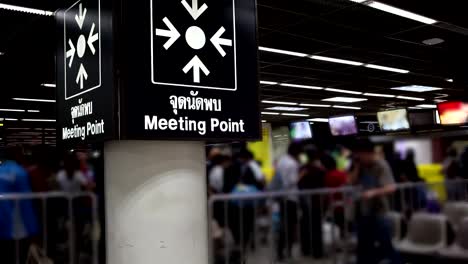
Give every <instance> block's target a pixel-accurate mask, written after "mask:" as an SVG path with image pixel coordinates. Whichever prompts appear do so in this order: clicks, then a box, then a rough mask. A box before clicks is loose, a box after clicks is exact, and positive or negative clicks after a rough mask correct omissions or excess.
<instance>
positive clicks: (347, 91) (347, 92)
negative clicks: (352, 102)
mask: <svg viewBox="0 0 468 264" xmlns="http://www.w3.org/2000/svg"><path fill="white" fill-rule="evenodd" d="M325 91H329V92H335V93H346V94H362V92H357V91H351V90H344V89H335V88H326V89H325Z"/></svg>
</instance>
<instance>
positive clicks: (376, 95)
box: [364, 93, 396, 98]
mask: <svg viewBox="0 0 468 264" xmlns="http://www.w3.org/2000/svg"><path fill="white" fill-rule="evenodd" d="M364 95H365V96H372V97H385V98H395V97H396V95H391V94H379V93H365V94H364Z"/></svg>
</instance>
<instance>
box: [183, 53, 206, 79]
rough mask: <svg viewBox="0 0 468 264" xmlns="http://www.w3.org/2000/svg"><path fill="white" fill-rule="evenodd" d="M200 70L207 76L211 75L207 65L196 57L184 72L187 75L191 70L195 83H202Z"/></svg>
mask: <svg viewBox="0 0 468 264" xmlns="http://www.w3.org/2000/svg"><path fill="white" fill-rule="evenodd" d="M200 69H201V70H202V71H203V73H204V74H205V75H206V76H208V75H209V74H210V71H209V70H208V69H207V68H206V66H205V64H203V62H202V61H201V60H200V58H198V56H197V55H195V56H194V57H193V59H192V60H190V61H189V63H187V65H185V67H184V68H183V69H182V70H183V71H184V73H185V74H187V73H188V72H189V71H190V70H193V82H194V83H200Z"/></svg>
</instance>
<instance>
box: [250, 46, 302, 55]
mask: <svg viewBox="0 0 468 264" xmlns="http://www.w3.org/2000/svg"><path fill="white" fill-rule="evenodd" d="M259 50H261V51H266V52H272V53H278V54H284V55H290V56H295V57H307V56H309V54H306V53H302V52H295V51H289V50H282V49H274V48H267V47H259Z"/></svg>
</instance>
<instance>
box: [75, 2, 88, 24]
mask: <svg viewBox="0 0 468 264" xmlns="http://www.w3.org/2000/svg"><path fill="white" fill-rule="evenodd" d="M78 12H79V13H78V14H77V15H75V20H76V23H78V26H79V27H80V29H82V28H83V23H84V21H85V18H86V13H87V12H88V10H87V9H86V8H85V9H84V13H83V5H82V4H81V3H80V10H79V11H78Z"/></svg>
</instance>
